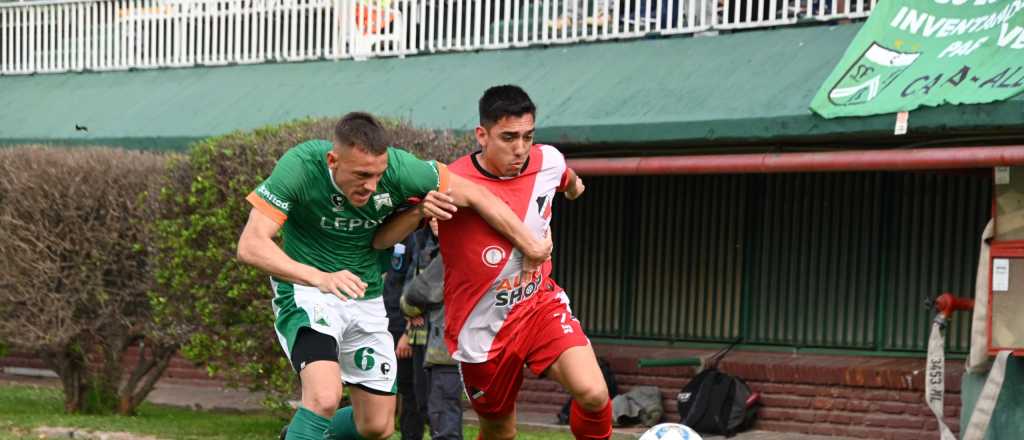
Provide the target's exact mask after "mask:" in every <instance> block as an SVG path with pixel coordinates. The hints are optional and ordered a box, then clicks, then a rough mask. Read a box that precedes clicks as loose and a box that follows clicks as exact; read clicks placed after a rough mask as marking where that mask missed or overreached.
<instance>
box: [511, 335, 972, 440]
mask: <svg viewBox="0 0 1024 440" xmlns="http://www.w3.org/2000/svg"><path fill="white" fill-rule="evenodd" d="M596 350H597V352H598V355H599V356H602V357H604V358H605V359H608V361H609V362H610V363H611V365H612V369H613V370H614V371H615V373H616V380H617V382H618V383H619V388H620V392H625V391H628V390H629V389H630V387H632V386H635V385H657V386H658V387H659V388H661V391H662V396H663V398H664V407H665V415H666V417H665V421H670V422H678V421H679V415H678V413H677V411H676V401H675V396H676V393H678V392H679V390H680V389H681V388H682V387H683V385H685V384H686V383H687V382H688V381H689V379H690V378H691V377H693V374H694V369H693V368H690V367H672V368H669V367H659V368H644V369H640V368H637V366H636V363H637V360H638V359H641V358H654V359H659V358H660V359H668V358H680V357H687V356H693V355H699V354H710V353H711V351H699V350H680V349H665V348H644V347H635V346H615V345H601V346H597V347H596ZM720 367H721V369H722V370H723V371H725V372H727V373H730V374H733V375H737V376H739V377H741V378H743V379H744V380H746V382H747V384H748V385H750V387H751V389H753V390H754V391H755V392H758V393H760V394H761V401H762V403H763V407H762V408H761V412H760V413H759V418H758V422H757V424H756V425H755V428H756V429H762V430H767V431H779V432H799V433H807V434H819V435H838V436H848V437H859V438H871V439H899V440H913V439H927V440H934V439H935V438H938V423H937V422H936V420H935V418H934V416H932V415H931V411H930V410H929V409H928V406H927V405H925V404H924V388H923V386H924V376H923V375H922V373H923V370H924V359H923V358H921V359H908V358H898V359H894V358H879V357H855V356H824V355H803V354H801V355H789V354H779V353H763V352H740V351H737V352H733V353H731V354H729V356H728V357H727V358H726V359H725V360H724V361H723V362H722V364H721V365H720ZM963 371H964V370H963V362H962V361H949V362H947V365H946V409H945V416H946V423H947V424H948V425H949V426H950V428H951V429H953V431H954V432H957V431H959V425H960V423H959V416H960V412H959V409H960V377H961V375H962V374H963ZM527 377H528V378H527V380H526V381H525V383H524V385H523V390H522V392H521V393H520V396H519V407H520V408H521V409H522V410H526V411H540V412H548V413H550V414H552V419H553V418H554V414H555V413H557V411H558V408H559V407H560V406H561V405H562V404H563V403H564V402H565V401H566V399H568V395H567V394H565V393H564V392H563V391H562V390H561V387H560V386H559V385H558V384H556V383H554V382H553V381H550V380H546V379H539V378H536V377H532V375H528V376H527Z"/></svg>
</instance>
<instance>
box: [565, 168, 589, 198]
mask: <svg viewBox="0 0 1024 440" xmlns="http://www.w3.org/2000/svg"><path fill="white" fill-rule="evenodd" d="M562 182H563V183H562V184H561V185H559V188H558V189H559V191H562V192H564V193H565V198H566V199H569V200H576V199H577V198H579V197H580V196H581V195H583V191H584V190H586V189H587V188H586V187H585V186H583V179H581V178H580V176H579V175H578V174H576V171H573V169H572V168H566V169H565V175H564V176H562Z"/></svg>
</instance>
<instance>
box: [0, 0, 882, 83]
mask: <svg viewBox="0 0 1024 440" xmlns="http://www.w3.org/2000/svg"><path fill="white" fill-rule="evenodd" d="M874 3H875V0H99V1H66V0H53V1H22V2H6V3H0V74H3V75H15V74H32V73H54V72H80V71H111V70H126V69H149V68H163V67H186V66H219V65H228V64H248V63H263V62H271V61H277V62H287V61H305V60H320V59H328V60H337V59H346V58H355V59H364V58H369V57H380V56H404V55H412V54H417V53H431V52H445V51H464V50H480V49H503V48H512V47H528V46H534V45H549V44H570V43H577V42H585V41H597V40H611V39H624V38H638V37H644V36H648V35H652V34H653V35H672V34H692V33H696V32H702V31H709V30H716V29H739V28H754V27H767V26H784V25H792V24H796V23H798V22H803V21H812V22H813V21H829V20H835V19H839V18H860V17H866V16H867V15H868V14H869V13H870V11H871V8H872V6H873V5H874Z"/></svg>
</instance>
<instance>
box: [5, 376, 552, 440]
mask: <svg viewBox="0 0 1024 440" xmlns="http://www.w3.org/2000/svg"><path fill="white" fill-rule="evenodd" d="M283 425H284V422H283V421H282V420H281V419H279V418H276V417H273V416H271V415H268V414H259V413H228V412H215V411H193V410H189V409H183V408H175V407H168V406H161V405H151V404H148V403H147V404H143V405H142V406H141V407H140V408H139V410H138V415H136V416H132V417H124V416H116V415H110V416H91V415H70V414H65V413H64V409H63V398H62V397H61V392H60V390H59V389H57V388H52V387H40V386H31V385H0V440H15V439H17V440H28V439H37V438H38V437H37V436H36V435H33V433H32V430H33V429H35V428H37V427H40V426H50V427H74V428H83V429H87V430H91V431H108V432H131V433H135V434H144V435H151V436H154V437H159V438H161V439H167V440H171V439H203V440H212V439H224V440H228V439H232V440H233V439H272V440H276V439H277V435H278V433H279V432H280V430H281V427H282V426H283ZM464 433H465V436H464V438H466V439H470V440H471V439H475V438H476V435H477V428H476V426H466V427H465V428H464ZM392 438H393V439H399V438H400V436H399V435H397V434H396V435H395V436H394V437H392ZM518 438H519V439H526V440H541V439H544V440H548V439H552V440H568V439H571V438H572V436H571V435H569V434H568V433H564V432H550V431H520V433H519V436H518Z"/></svg>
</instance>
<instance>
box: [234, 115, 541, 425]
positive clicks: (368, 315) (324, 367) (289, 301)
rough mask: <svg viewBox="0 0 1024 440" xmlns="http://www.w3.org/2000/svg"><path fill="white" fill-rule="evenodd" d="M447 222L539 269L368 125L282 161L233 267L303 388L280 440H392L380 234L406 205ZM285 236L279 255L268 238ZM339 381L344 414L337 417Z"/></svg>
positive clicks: (464, 199)
mask: <svg viewBox="0 0 1024 440" xmlns="http://www.w3.org/2000/svg"><path fill="white" fill-rule="evenodd" d="M413 197H418V198H422V199H423V202H422V203H421V204H420V207H419V208H418V209H420V210H421V212H422V213H423V214H425V215H427V216H430V217H435V218H439V219H441V220H445V219H447V218H450V217H451V213H453V212H455V210H457V209H458V207H471V208H473V209H474V210H476V212H478V213H479V214H480V215H481V216H483V217H484V218H485V219H486V220H487V222H488V223H489V224H491V225H492V226H493V227H494V228H495V229H496V230H498V231H500V232H501V233H502V235H504V236H506V237H507V238H509V240H511V241H512V242H513V243H514V244H515V245H516V247H517V248H518V249H520V250H521V251H523V253H524V254H525V255H526V256H527V257H528V258H529V259H530V260H531V261H535V262H537V264H539V263H540V262H542V261H544V260H545V259H547V257H548V256H549V255H550V252H551V248H550V243H549V242H544V241H542V240H537V239H536V238H534V235H533V234H532V233H531V232H530V231H529V230H528V229H527V228H526V226H525V225H523V223H522V221H521V220H520V219H519V217H518V216H517V215H516V214H515V213H513V212H512V210H511V209H510V208H509V207H508V206H507V205H506V204H505V203H503V202H501V201H500V200H499V199H497V198H496V197H494V196H493V195H491V194H490V192H488V191H487V190H486V189H484V188H483V187H481V186H478V185H476V184H474V183H470V182H469V181H468V180H465V179H463V178H461V177H459V176H456V175H453V174H449V172H448V170H447V168H446V167H445V166H444V164H441V163H438V162H426V161H422V160H419V159H417V158H416V157H415V156H413V155H412V154H409V153H408V152H406V151H403V150H400V149H396V148H391V147H389V146H388V142H387V140H386V138H385V134H384V129H383V128H382V127H381V126H380V124H379V123H378V122H377V121H376V120H375V119H374V118H373V117H372V116H370V115H369V114H366V113H350V114H348V115H345V116H344V117H342V118H341V120H340V121H339V122H338V123H337V125H336V127H335V130H334V141H333V142H329V141H317V140H314V141H309V142H305V143H302V144H299V145H297V146H295V147H293V148H292V149H290V150H288V152H286V153H285V154H284V155H283V156H282V157H281V159H280V160H279V161H278V162H277V165H276V166H275V167H274V171H273V172H272V173H271V175H270V177H268V178H267V179H266V180H265V181H264V182H263V183H261V184H260V185H259V186H258V187H257V188H256V189H255V190H254V191H253V192H252V193H251V194H249V196H248V197H247V200H249V202H250V203H252V205H253V208H252V210H251V211H250V214H249V221H248V223H247V224H246V225H245V229H244V230H243V231H242V234H241V237H240V238H239V241H238V258H239V260H240V261H242V262H244V263H247V264H251V265H253V266H255V267H257V268H259V269H261V270H263V271H265V272H267V273H269V274H270V275H271V287H272V288H273V291H274V300H273V309H274V314H275V317H276V320H275V322H274V327H275V330H276V331H277V336H278V340H279V341H280V343H281V347H282V348H283V349H284V351H285V354H286V355H287V356H288V358H289V360H290V362H291V365H292V367H293V368H294V369H295V370H296V371H297V372H298V374H299V378H300V381H301V384H302V406H301V407H300V408H299V409H298V410H297V411H296V412H295V415H294V417H293V418H292V421H291V423H290V425H289V427H288V433H287V437H286V438H287V439H288V440H306V439H309V440H313V439H315V440H320V439H325V438H326V439H378V438H386V437H388V436H390V435H391V433H392V431H393V430H394V414H395V397H394V392H395V387H396V383H395V376H396V365H397V363H396V359H395V352H394V342H393V340H392V338H391V334H390V333H388V328H387V327H388V320H387V317H386V316H385V311H384V304H383V302H382V300H381V297H380V295H381V289H382V281H381V274H380V269H379V267H380V266H379V265H378V258H377V257H378V254H377V251H376V250H374V249H373V247H372V246H371V242H372V240H373V236H374V233H375V232H376V230H377V227H378V226H379V225H380V224H381V222H382V221H384V219H385V218H387V217H388V215H390V214H391V213H392V212H393V211H394V210H395V208H397V207H398V206H399V205H400V204H402V203H403V202H405V201H406V200H407V199H409V198H413ZM279 230H280V231H281V232H282V233H283V237H284V244H283V248H282V247H279V246H278V245H277V244H276V243H275V242H274V241H273V238H274V236H275V235H276V234H277V232H278V231H279ZM342 380H344V383H345V384H346V385H348V386H349V395H350V397H351V401H352V406H350V407H345V408H342V409H340V410H338V409H337V408H338V403H339V401H340V400H341V395H342Z"/></svg>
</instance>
